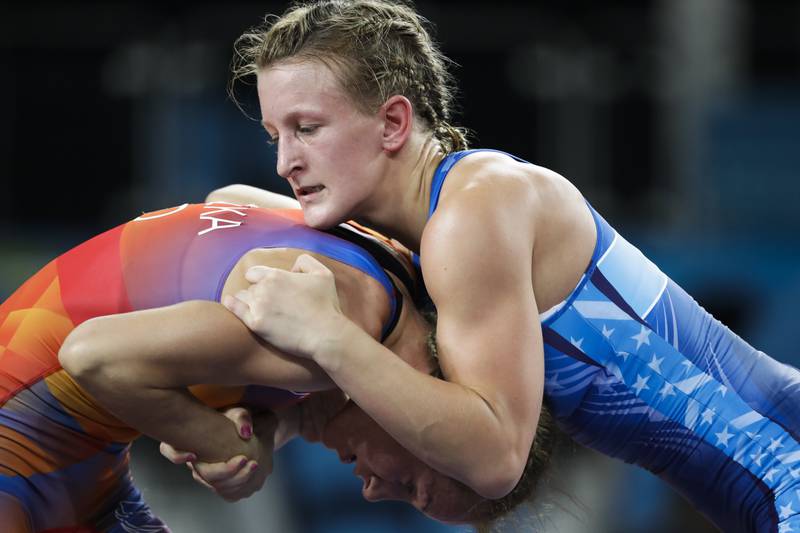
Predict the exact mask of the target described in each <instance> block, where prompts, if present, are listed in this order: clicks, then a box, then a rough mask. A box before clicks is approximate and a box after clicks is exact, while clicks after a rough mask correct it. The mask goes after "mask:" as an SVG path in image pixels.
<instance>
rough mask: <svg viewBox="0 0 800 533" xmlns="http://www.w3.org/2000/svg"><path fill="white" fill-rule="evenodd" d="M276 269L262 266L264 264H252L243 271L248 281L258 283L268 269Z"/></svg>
mask: <svg viewBox="0 0 800 533" xmlns="http://www.w3.org/2000/svg"><path fill="white" fill-rule="evenodd" d="M272 270H277V269H275V268H272V267H268V266H264V265H256V266H252V267H250V268H248V269H247V272H245V274H244V277H245V279H246V280H247V281H249V282H250V283H258V282H259V281H261V280H262V279H264V278H265V277H266V276H267V274H269V272H270V271H272Z"/></svg>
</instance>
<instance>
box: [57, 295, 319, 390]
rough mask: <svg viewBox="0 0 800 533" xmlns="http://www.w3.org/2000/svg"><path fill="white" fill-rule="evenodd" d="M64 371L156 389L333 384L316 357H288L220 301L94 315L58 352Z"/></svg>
mask: <svg viewBox="0 0 800 533" xmlns="http://www.w3.org/2000/svg"><path fill="white" fill-rule="evenodd" d="M59 359H60V360H61V363H62V365H63V366H64V368H65V369H66V370H67V371H68V372H70V373H74V374H76V375H84V376H90V375H92V373H93V372H96V371H97V370H98V369H103V372H104V376H106V377H108V376H110V377H112V378H119V379H131V380H136V381H137V382H141V383H146V384H147V385H148V386H152V387H163V388H168V387H183V386H188V385H194V384H200V383H212V384H218V385H246V384H258V385H267V386H272V387H278V388H285V389H292V390H318V389H324V388H330V387H331V386H332V384H331V382H330V379H329V378H328V377H327V376H326V375H325V374H324V372H322V370H321V369H319V368H318V367H317V366H316V365H314V364H313V362H309V361H306V360H302V359H298V358H293V357H289V356H287V355H285V354H283V353H282V352H280V351H279V350H277V349H275V348H273V347H272V346H270V345H268V344H266V343H265V342H264V341H263V340H261V339H260V338H258V337H257V336H256V335H254V334H253V333H252V332H250V330H248V329H247V327H246V326H245V325H244V324H243V323H242V322H241V321H239V319H238V318H236V317H235V316H234V315H233V314H232V313H230V312H229V311H228V310H227V309H225V307H223V306H222V305H221V304H219V303H217V302H210V301H189V302H182V303H178V304H175V305H171V306H167V307H161V308H156V309H148V310H143V311H134V312H131V313H123V314H118V315H109V316H104V317H98V318H94V319H92V320H89V321H86V322H84V323H83V324H81V325H80V326H78V327H77V328H76V329H75V330H74V331H73V332H72V333H71V334H70V335H69V337H68V338H67V340H66V341H65V343H64V345H63V346H62V348H61V351H60V352H59Z"/></svg>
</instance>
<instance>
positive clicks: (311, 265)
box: [292, 254, 331, 274]
mask: <svg viewBox="0 0 800 533" xmlns="http://www.w3.org/2000/svg"><path fill="white" fill-rule="evenodd" d="M292 272H302V273H304V274H330V273H331V271H330V270H328V267H326V266H325V265H323V264H322V263H320V262H319V261H318V260H317V259H315V258H314V257H313V256H310V255H308V254H301V255H299V256H298V257H297V259H296V260H295V262H294V265H293V266H292Z"/></svg>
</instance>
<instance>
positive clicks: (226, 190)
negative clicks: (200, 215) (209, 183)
mask: <svg viewBox="0 0 800 533" xmlns="http://www.w3.org/2000/svg"><path fill="white" fill-rule="evenodd" d="M241 187H242V185H240V184H238V183H237V184H233V185H226V186H225V187H220V188H219V189H214V190H213V191H211V192H210V193H208V195H207V196H206V203H209V202H230V203H234V204H235V203H238V202H239V201H240V198H239V195H238V194H237V190H238V189H240V188H241Z"/></svg>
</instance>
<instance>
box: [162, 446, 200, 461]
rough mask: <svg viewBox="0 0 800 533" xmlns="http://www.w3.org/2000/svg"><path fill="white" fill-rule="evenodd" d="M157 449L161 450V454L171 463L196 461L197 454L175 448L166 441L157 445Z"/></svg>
mask: <svg viewBox="0 0 800 533" xmlns="http://www.w3.org/2000/svg"><path fill="white" fill-rule="evenodd" d="M158 451H159V452H161V455H163V456H164V457H166V458H167V460H168V461H169V462H171V463H172V464H176V465H182V464H186V463H190V462H192V461H197V456H196V455H195V454H193V453H191V452H182V451H179V450H176V449H175V448H173V447H172V446H170V445H169V444H167V443H166V442H162V443H161V444H160V445H159V446H158Z"/></svg>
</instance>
